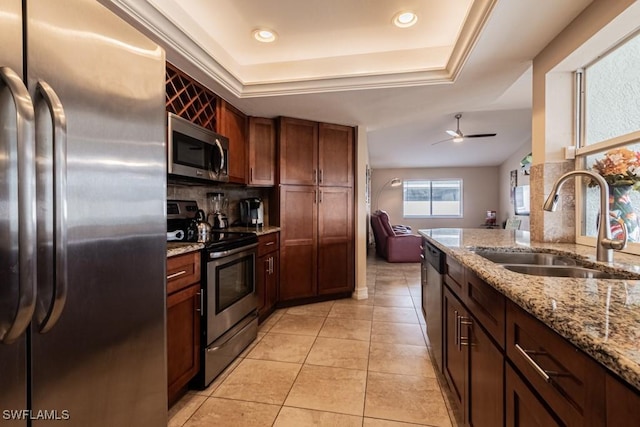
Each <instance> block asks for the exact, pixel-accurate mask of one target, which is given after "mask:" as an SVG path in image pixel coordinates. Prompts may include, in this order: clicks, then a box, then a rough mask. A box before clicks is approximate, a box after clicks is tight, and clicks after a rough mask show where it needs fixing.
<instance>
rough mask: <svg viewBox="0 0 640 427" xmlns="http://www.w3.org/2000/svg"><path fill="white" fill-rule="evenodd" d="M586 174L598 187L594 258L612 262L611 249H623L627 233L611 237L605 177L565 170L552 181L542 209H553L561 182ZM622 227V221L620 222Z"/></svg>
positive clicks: (592, 173) (587, 172) (550, 210)
mask: <svg viewBox="0 0 640 427" xmlns="http://www.w3.org/2000/svg"><path fill="white" fill-rule="evenodd" d="M577 176H586V177H589V178H591V179H593V180H594V181H595V182H597V183H598V187H600V216H599V218H598V241H597V244H596V259H597V260H598V261H604V262H609V263H611V262H613V251H614V250H621V249H624V248H625V246H626V245H627V233H626V229H625V233H624V239H623V240H617V239H612V238H611V229H610V228H609V186H608V185H607V181H605V179H604V178H603V177H602V176H601V175H599V174H597V173H595V172H592V171H586V170H576V171H571V172H567V173H565V174H564V175H562V176H561V177H560V178H558V179H557V180H556V182H554V183H553V188H552V189H551V193H549V196H548V197H547V200H546V201H545V202H544V205H543V207H542V208H543V209H544V210H545V211H549V212H552V211H555V210H556V207H557V204H558V198H559V195H558V192H559V191H560V187H561V186H562V184H563V183H564V182H565V181H566V180H567V179H569V178H571V177H577ZM622 225H623V228H624V227H625V226H624V223H622Z"/></svg>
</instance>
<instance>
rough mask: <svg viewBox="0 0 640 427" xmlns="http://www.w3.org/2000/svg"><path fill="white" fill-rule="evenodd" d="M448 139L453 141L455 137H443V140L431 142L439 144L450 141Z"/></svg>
mask: <svg viewBox="0 0 640 427" xmlns="http://www.w3.org/2000/svg"><path fill="white" fill-rule="evenodd" d="M448 141H453V138H447V139H443V140H442V141H438V142H433V143H431V145H438V144H442V143H443V142H448Z"/></svg>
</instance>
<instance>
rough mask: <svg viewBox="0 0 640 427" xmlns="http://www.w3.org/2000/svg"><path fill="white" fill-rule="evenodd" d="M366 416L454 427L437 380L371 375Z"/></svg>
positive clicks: (383, 374)
mask: <svg viewBox="0 0 640 427" xmlns="http://www.w3.org/2000/svg"><path fill="white" fill-rule="evenodd" d="M364 414H365V416H366V417H371V418H382V419H386V420H392V421H402V422H408V423H418V424H427V425H430V426H443V427H444V426H447V427H448V426H451V420H450V419H449V414H448V412H447V407H446V406H445V403H444V399H443V397H442V393H441V391H440V387H439V386H438V382H437V380H436V379H435V378H425V377H416V376H409V375H396V374H385V373H380V372H369V375H368V378H367V395H366V399H365V410H364Z"/></svg>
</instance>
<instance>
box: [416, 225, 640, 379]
mask: <svg viewBox="0 0 640 427" xmlns="http://www.w3.org/2000/svg"><path fill="white" fill-rule="evenodd" d="M419 233H420V234H421V235H422V236H424V237H426V238H427V239H428V240H430V241H431V242H432V243H434V244H435V245H436V246H438V247H439V248H440V249H442V250H443V251H444V252H445V253H446V254H447V255H448V256H453V257H454V258H455V259H457V260H458V261H460V262H461V263H462V264H463V265H465V266H467V267H469V268H470V269H472V270H473V271H475V272H476V274H478V276H480V277H481V278H482V279H484V280H485V281H486V282H487V283H488V284H490V285H491V286H493V287H494V288H495V289H497V290H498V291H500V292H501V293H502V294H504V295H505V296H507V297H508V298H509V299H511V300H512V301H514V302H515V303H516V304H518V305H519V306H520V307H522V308H523V309H524V310H526V311H527V312H529V313H531V314H532V315H534V316H535V317H536V318H538V319H540V320H541V321H542V322H543V323H545V324H546V325H548V326H549V327H550V328H552V329H553V330H555V331H556V332H558V333H559V334H560V335H562V336H563V337H565V338H566V339H567V340H569V341H570V342H572V343H573V344H574V345H576V346H577V347H578V348H580V349H582V350H583V351H584V352H585V353H587V354H589V355H591V356H592V357H593V358H594V359H595V360H597V361H599V362H600V363H601V364H602V365H604V366H605V367H607V368H608V369H610V370H611V371H612V372H615V373H616V374H618V375H619V376H620V377H621V378H623V379H625V380H626V381H627V382H628V383H629V384H631V385H632V386H634V387H635V388H637V389H640V280H613V279H606V280H603V279H574V278H564V277H543V276H531V275H525V274H519V273H515V272H512V271H509V270H507V269H505V268H504V267H503V266H501V265H499V264H495V263H493V262H491V261H489V260H487V259H485V258H483V257H481V256H480V255H477V254H475V253H474V252H472V250H473V249H475V248H500V247H502V248H505V250H506V249H507V248H514V249H519V250H522V251H527V250H529V251H530V250H532V249H536V250H541V251H545V252H555V253H562V254H569V255H570V256H571V255H573V256H577V257H579V258H581V259H583V260H586V261H587V262H589V263H590V265H591V266H598V267H600V268H601V269H607V268H608V269H612V268H614V267H615V269H621V270H625V271H627V272H629V274H630V276H635V277H638V276H636V275H637V274H640V257H639V256H634V255H629V254H623V253H620V252H616V253H615V254H614V259H615V264H614V265H613V266H607V265H606V264H603V263H600V262H597V261H596V259H595V248H592V247H588V246H582V245H576V244H571V243H538V242H533V243H531V242H530V241H529V240H530V239H529V233H528V232H524V231H512V230H483V229H431V230H420V231H419Z"/></svg>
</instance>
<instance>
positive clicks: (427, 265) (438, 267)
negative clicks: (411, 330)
mask: <svg viewBox="0 0 640 427" xmlns="http://www.w3.org/2000/svg"><path fill="white" fill-rule="evenodd" d="M422 248H423V254H422V258H423V259H422V312H423V314H424V318H425V320H426V323H427V336H428V337H429V343H430V345H431V353H432V356H433V359H434V360H435V362H436V365H437V367H438V370H439V371H440V372H442V355H443V352H442V284H443V282H444V278H443V275H444V274H445V269H446V262H445V255H444V252H442V251H441V250H440V249H438V248H437V247H435V246H434V245H433V244H431V243H429V242H428V241H427V240H426V239H425V238H423V239H422Z"/></svg>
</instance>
